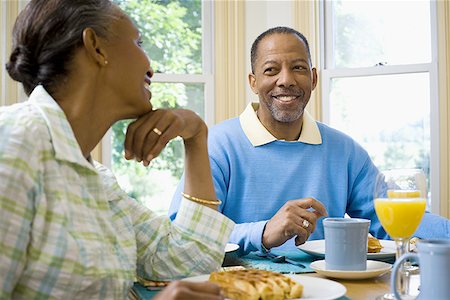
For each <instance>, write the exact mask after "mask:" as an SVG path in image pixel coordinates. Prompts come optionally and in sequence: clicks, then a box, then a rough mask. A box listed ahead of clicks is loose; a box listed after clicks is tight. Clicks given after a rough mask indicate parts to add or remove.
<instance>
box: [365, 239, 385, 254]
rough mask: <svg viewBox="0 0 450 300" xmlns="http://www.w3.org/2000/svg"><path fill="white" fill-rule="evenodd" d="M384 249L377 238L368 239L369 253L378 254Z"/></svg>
mask: <svg viewBox="0 0 450 300" xmlns="http://www.w3.org/2000/svg"><path fill="white" fill-rule="evenodd" d="M382 248H383V246H382V245H381V243H380V241H379V240H378V239H377V238H374V237H373V236H369V237H368V238H367V253H378V252H380V251H381V249H382Z"/></svg>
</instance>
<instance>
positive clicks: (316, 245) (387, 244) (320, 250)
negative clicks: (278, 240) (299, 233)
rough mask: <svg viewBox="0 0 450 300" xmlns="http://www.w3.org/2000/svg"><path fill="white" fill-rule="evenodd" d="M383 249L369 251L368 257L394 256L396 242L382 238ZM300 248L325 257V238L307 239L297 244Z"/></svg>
mask: <svg viewBox="0 0 450 300" xmlns="http://www.w3.org/2000/svg"><path fill="white" fill-rule="evenodd" d="M380 243H381V246H383V248H381V251H380V252H378V253H367V259H379V258H394V257H395V242H394V241H390V240H380ZM297 248H298V249H300V250H302V251H304V252H306V253H308V254H311V255H314V256H317V257H321V258H325V240H316V241H307V242H306V243H304V244H303V245H300V246H297Z"/></svg>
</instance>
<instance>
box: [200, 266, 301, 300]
mask: <svg viewBox="0 0 450 300" xmlns="http://www.w3.org/2000/svg"><path fill="white" fill-rule="evenodd" d="M209 281H211V282H215V283H217V284H218V285H219V286H220V287H221V288H222V290H223V292H224V295H225V297H226V298H229V299H239V300H259V299H262V300H283V299H294V298H300V297H301V296H302V293H303V286H302V285H301V284H299V283H298V282H296V281H294V280H292V279H291V278H290V277H287V276H284V275H282V274H280V273H276V272H271V271H265V270H256V269H249V270H236V271H227V272H212V273H211V275H210V277H209Z"/></svg>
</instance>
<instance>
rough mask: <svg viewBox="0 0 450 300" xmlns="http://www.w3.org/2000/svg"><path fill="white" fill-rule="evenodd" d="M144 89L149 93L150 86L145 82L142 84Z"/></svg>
mask: <svg viewBox="0 0 450 300" xmlns="http://www.w3.org/2000/svg"><path fill="white" fill-rule="evenodd" d="M144 88H145V89H146V90H147V91H149V92H150V84H148V83H147V82H145V83H144Z"/></svg>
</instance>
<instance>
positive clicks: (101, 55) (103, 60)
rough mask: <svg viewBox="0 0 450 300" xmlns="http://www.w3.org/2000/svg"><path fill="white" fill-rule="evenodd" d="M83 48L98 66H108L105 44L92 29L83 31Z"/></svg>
mask: <svg viewBox="0 0 450 300" xmlns="http://www.w3.org/2000/svg"><path fill="white" fill-rule="evenodd" d="M83 46H84V49H85V50H86V53H87V55H88V56H89V57H91V58H92V59H93V60H94V61H95V62H97V64H98V65H100V66H106V65H107V64H108V56H107V53H106V49H105V47H104V43H103V42H102V40H101V39H100V38H99V37H98V36H97V34H96V33H95V31H94V30H93V29H92V28H86V29H84V30H83Z"/></svg>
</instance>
